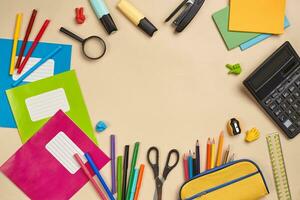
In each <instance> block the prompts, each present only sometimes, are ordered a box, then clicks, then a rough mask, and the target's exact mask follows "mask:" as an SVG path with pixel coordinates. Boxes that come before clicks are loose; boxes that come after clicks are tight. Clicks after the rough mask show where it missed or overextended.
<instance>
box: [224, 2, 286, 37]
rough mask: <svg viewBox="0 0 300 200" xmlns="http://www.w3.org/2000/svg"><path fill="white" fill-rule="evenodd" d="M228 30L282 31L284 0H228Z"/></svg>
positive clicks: (273, 32)
mask: <svg viewBox="0 0 300 200" xmlns="http://www.w3.org/2000/svg"><path fill="white" fill-rule="evenodd" d="M229 4H230V20H229V30H230V31H243V32H255V33H271V34H281V33H283V27H284V26H283V22H284V14H285V0H278V1H273V0H264V1H252V0H243V1H239V0H230V3H229Z"/></svg>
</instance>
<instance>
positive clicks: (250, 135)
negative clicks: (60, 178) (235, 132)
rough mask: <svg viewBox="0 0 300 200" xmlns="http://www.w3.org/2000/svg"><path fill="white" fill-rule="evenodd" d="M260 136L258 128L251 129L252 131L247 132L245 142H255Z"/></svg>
mask: <svg viewBox="0 0 300 200" xmlns="http://www.w3.org/2000/svg"><path fill="white" fill-rule="evenodd" d="M259 136H260V132H259V130H258V129H257V128H251V129H250V130H248V131H246V136H245V141H246V142H253V141H255V140H257V139H258V138H259Z"/></svg>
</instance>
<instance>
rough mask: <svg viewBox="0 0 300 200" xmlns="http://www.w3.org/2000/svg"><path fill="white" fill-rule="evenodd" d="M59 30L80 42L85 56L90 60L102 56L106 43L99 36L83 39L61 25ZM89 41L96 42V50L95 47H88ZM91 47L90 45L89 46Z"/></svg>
mask: <svg viewBox="0 0 300 200" xmlns="http://www.w3.org/2000/svg"><path fill="white" fill-rule="evenodd" d="M59 31H60V32H62V33H64V34H66V35H68V36H70V37H71V38H73V39H74V40H76V41H78V42H80V43H81V50H82V53H83V55H84V56H85V57H87V58H89V59H91V60H97V59H100V58H102V57H103V56H104V54H105V52H106V44H105V42H104V40H103V39H102V38H100V37H99V36H95V35H93V36H89V37H87V38H85V39H83V38H81V37H79V36H78V35H76V34H74V33H72V32H71V31H69V30H67V29H65V28H64V27H61V28H60V29H59ZM89 43H96V44H97V47H98V48H97V51H96V50H95V49H89V48H88V47H87V46H88V44H89ZM90 46H91V45H90ZM90 48H91V47H90Z"/></svg>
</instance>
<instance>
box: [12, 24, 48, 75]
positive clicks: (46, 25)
mask: <svg viewBox="0 0 300 200" xmlns="http://www.w3.org/2000/svg"><path fill="white" fill-rule="evenodd" d="M49 23H50V20H48V19H47V20H46V21H45V22H44V24H43V26H42V27H41V29H40V31H39V32H38V34H37V36H36V37H35V39H34V41H33V43H32V45H31V47H30V49H29V50H28V52H27V54H26V56H25V58H24V60H23V61H22V62H21V64H20V66H19V68H18V71H17V73H18V74H20V73H21V72H22V70H23V69H24V67H25V65H26V63H27V62H28V60H29V58H30V57H31V55H32V53H33V52H34V50H35V48H36V47H37V45H38V43H39V41H40V40H41V38H42V36H43V35H44V33H45V31H46V29H47V27H48V25H49Z"/></svg>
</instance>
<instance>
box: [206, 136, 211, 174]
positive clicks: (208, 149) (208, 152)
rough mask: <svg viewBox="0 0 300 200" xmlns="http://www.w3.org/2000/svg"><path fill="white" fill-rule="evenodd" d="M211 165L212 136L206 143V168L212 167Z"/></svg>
mask: <svg viewBox="0 0 300 200" xmlns="http://www.w3.org/2000/svg"><path fill="white" fill-rule="evenodd" d="M210 166H211V142H210V138H208V140H207V144H206V170H208V169H210Z"/></svg>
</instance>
